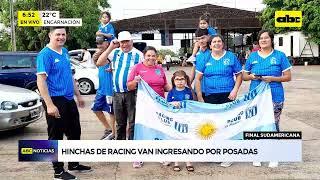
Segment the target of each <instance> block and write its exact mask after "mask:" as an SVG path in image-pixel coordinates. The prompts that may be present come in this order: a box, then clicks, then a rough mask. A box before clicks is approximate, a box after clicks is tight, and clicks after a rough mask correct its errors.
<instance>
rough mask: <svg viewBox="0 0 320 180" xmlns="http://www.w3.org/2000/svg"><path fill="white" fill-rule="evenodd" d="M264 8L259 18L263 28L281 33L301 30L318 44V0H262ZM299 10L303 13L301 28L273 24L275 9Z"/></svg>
mask: <svg viewBox="0 0 320 180" xmlns="http://www.w3.org/2000/svg"><path fill="white" fill-rule="evenodd" d="M263 3H264V4H265V5H266V8H265V9H264V10H263V12H262V15H261V17H260V20H261V21H262V23H263V28H266V29H270V30H273V31H274V32H276V33H283V32H287V31H292V30H299V31H300V30H301V31H302V32H303V33H304V34H306V35H307V36H309V37H310V38H311V40H312V41H314V42H315V43H318V44H320V1H319V0H263ZM280 10H301V11H302V14H303V20H302V27H301V28H279V27H275V26H274V21H275V19H274V15H275V11H280Z"/></svg>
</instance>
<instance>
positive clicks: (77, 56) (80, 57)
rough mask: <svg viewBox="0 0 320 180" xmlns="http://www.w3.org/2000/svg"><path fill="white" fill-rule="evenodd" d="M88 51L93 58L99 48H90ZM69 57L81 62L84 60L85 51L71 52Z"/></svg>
mask: <svg viewBox="0 0 320 180" xmlns="http://www.w3.org/2000/svg"><path fill="white" fill-rule="evenodd" d="M88 51H89V52H90V54H91V57H92V56H93V54H94V53H95V52H96V51H97V48H90V49H88ZM69 56H70V57H71V58H73V59H74V60H77V61H79V62H81V61H82V60H83V49H76V50H71V51H69Z"/></svg>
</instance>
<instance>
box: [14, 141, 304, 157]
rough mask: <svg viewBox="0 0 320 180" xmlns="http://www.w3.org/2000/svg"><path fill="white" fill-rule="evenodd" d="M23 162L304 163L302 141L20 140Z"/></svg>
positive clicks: (20, 153)
mask: <svg viewBox="0 0 320 180" xmlns="http://www.w3.org/2000/svg"><path fill="white" fill-rule="evenodd" d="M18 153H19V161H69V162H72V161H79V162H133V161H144V162H159V161H171V162H173V161H181V162H186V161H190V162H224V161H229V162H252V161H282V162H300V161H301V160H302V141H301V140H258V141H247V140H224V141H208V140H133V141H103V140H68V141H67V140H61V141H60V140H59V141H53V140H51V141H49V140H20V141H19V152H18Z"/></svg>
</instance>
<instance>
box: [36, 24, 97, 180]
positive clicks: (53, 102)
mask: <svg viewBox="0 0 320 180" xmlns="http://www.w3.org/2000/svg"><path fill="white" fill-rule="evenodd" d="M49 38H50V42H49V44H48V45H47V46H46V47H45V48H43V49H42V50H41V51H40V53H39V54H38V57H37V85H38V89H39V91H40V94H41V96H42V98H43V100H44V107H45V111H46V119H47V124H48V136H49V138H48V139H49V140H63V135H64V134H65V135H66V137H67V139H68V140H80V135H81V127H80V121H79V112H78V108H77V104H76V102H75V101H74V99H73V96H74V95H76V97H77V101H78V104H79V106H80V107H84V101H83V100H82V98H81V96H80V93H79V90H78V87H77V86H76V83H75V81H74V79H73V77H72V72H71V64H70V59H69V55H68V50H67V49H66V48H64V47H63V45H64V43H65V42H66V29H65V28H64V27H53V28H51V29H50V33H49ZM63 166H64V165H63V162H53V168H54V171H55V174H54V178H55V179H76V177H75V176H73V175H71V174H69V173H68V172H66V171H64V167H63ZM68 170H69V171H79V172H84V171H90V170H91V167H88V166H83V165H80V164H79V163H78V162H69V163H68Z"/></svg>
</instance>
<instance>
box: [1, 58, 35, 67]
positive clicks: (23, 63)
mask: <svg viewBox="0 0 320 180" xmlns="http://www.w3.org/2000/svg"><path fill="white" fill-rule="evenodd" d="M33 59H34V57H32V56H4V57H3V59H2V62H0V65H1V69H20V68H32V67H34V64H33V62H32V61H33Z"/></svg>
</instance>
